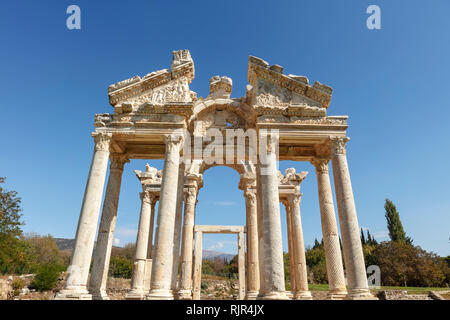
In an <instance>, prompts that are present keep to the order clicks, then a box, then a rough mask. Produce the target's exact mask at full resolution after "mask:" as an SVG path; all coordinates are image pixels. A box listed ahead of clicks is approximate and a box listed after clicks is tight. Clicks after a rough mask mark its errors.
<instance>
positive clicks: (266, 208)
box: [261, 149, 287, 300]
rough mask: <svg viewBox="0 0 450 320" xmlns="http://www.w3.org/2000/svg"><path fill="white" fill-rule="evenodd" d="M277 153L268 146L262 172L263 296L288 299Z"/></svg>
mask: <svg viewBox="0 0 450 320" xmlns="http://www.w3.org/2000/svg"><path fill="white" fill-rule="evenodd" d="M276 161H277V160H276V154H275V152H274V151H273V150H271V149H268V153H267V164H266V166H265V168H263V169H265V170H264V172H262V173H261V184H262V194H261V197H262V210H263V217H264V218H263V228H264V230H263V248H262V250H264V266H263V267H264V269H263V270H262V272H263V273H264V282H265V286H264V296H263V298H264V299H283V300H285V299H287V296H286V293H285V281H284V262H283V245H282V237H281V218H280V204H279V201H280V200H279V195H278V175H277V169H276Z"/></svg>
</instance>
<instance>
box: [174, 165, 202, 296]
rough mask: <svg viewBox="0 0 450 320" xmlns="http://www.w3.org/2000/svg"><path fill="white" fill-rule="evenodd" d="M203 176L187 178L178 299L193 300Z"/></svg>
mask: <svg viewBox="0 0 450 320" xmlns="http://www.w3.org/2000/svg"><path fill="white" fill-rule="evenodd" d="M201 179H202V176H201V175H199V174H189V175H187V176H186V184H187V185H189V187H187V188H186V191H185V198H184V219H183V235H182V241H181V270H180V271H181V273H180V288H179V290H178V299H182V300H191V299H192V258H193V244H194V224H195V205H196V203H197V194H198V188H199V186H200V185H201Z"/></svg>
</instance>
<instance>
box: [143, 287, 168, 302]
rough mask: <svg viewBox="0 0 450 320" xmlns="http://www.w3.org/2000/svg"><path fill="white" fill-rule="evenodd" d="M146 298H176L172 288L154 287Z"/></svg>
mask: <svg viewBox="0 0 450 320" xmlns="http://www.w3.org/2000/svg"><path fill="white" fill-rule="evenodd" d="M145 300H174V296H173V292H172V291H171V290H167V289H166V290H164V289H153V290H150V292H149V294H147V295H146V296H145Z"/></svg>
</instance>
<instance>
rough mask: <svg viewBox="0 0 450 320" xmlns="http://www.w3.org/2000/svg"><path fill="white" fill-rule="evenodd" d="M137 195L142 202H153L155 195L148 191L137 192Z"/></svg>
mask: <svg viewBox="0 0 450 320" xmlns="http://www.w3.org/2000/svg"><path fill="white" fill-rule="evenodd" d="M139 196H140V197H141V201H142V202H146V203H149V204H154V203H155V201H156V195H155V194H153V193H151V192H149V191H142V192H141V193H139Z"/></svg>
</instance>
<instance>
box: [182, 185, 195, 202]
mask: <svg viewBox="0 0 450 320" xmlns="http://www.w3.org/2000/svg"><path fill="white" fill-rule="evenodd" d="M184 202H186V203H189V204H193V205H195V204H196V203H197V188H196V187H191V188H188V189H187V191H186V192H185V193H184Z"/></svg>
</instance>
